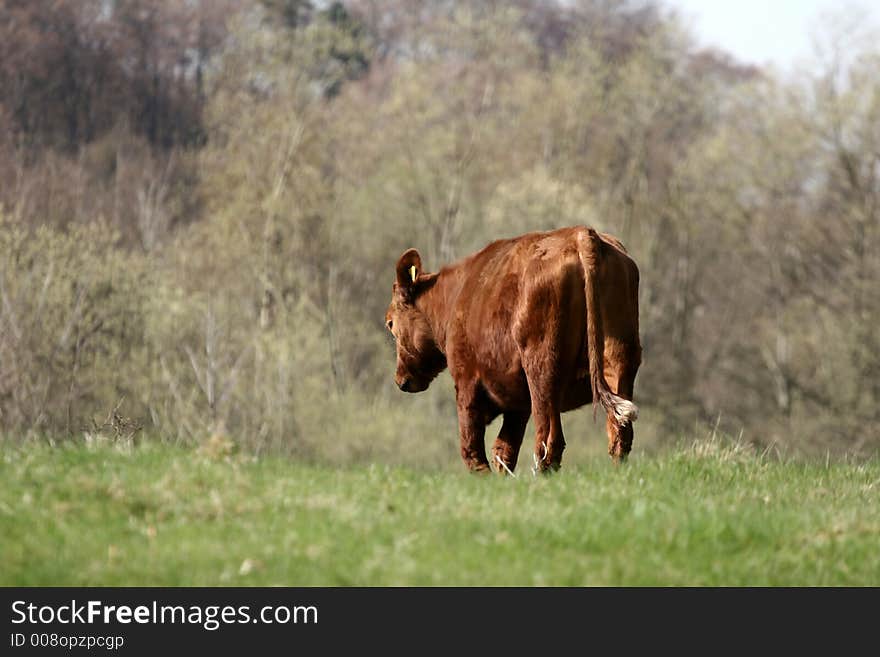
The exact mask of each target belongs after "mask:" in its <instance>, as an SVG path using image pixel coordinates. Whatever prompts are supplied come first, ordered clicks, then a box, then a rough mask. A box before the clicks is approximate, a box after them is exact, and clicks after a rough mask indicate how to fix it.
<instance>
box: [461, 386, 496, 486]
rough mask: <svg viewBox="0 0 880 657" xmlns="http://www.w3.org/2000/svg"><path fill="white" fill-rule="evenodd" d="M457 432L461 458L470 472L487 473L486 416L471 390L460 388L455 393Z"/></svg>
mask: <svg viewBox="0 0 880 657" xmlns="http://www.w3.org/2000/svg"><path fill="white" fill-rule="evenodd" d="M456 406H457V408H458V431H459V434H460V437H461V458H462V460H463V461H464V464H465V465H466V466H467V468H468V470H470V471H471V472H489V461H488V460H486V443H485V438H486V415H485V413H484V411H483V409H482V408H481V407H480V406H479V404H478V403H477V400H476V395H475V394H474V391H473V390H472V389H468V388H464V387H460V388H459V390H457V392H456Z"/></svg>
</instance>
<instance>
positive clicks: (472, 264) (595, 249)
mask: <svg viewBox="0 0 880 657" xmlns="http://www.w3.org/2000/svg"><path fill="white" fill-rule="evenodd" d="M638 287H639V270H638V268H637V267H636V264H635V263H634V262H633V261H632V259H631V258H630V257H629V256H628V255H627V253H626V250H625V249H624V248H623V245H621V243H620V242H619V241H617V240H616V239H615V238H614V237H611V236H610V235H605V234H603V233H598V232H596V231H595V230H593V229H592V228H587V227H584V226H578V227H572V228H561V229H559V230H554V231H550V232H545V233H529V234H527V235H522V236H520V237H515V238H513V239H506V240H498V241H497V242H492V243H491V244H489V245H488V246H487V247H486V248H484V249H483V250H482V251H479V252H478V253H475V254H474V255H471V256H468V257H467V258H464V259H463V260H460V261H459V262H456V263H455V264H452V265H448V266H446V267H443V268H442V269H441V270H440V271H439V272H437V273H433V274H429V273H425V272H423V271H422V260H421V257H420V256H419V252H418V251H416V250H415V249H409V250H408V251H406V252H405V253H404V254H403V255H402V256H400V260H398V262H397V281H396V282H395V283H394V286H393V291H392V298H391V304H390V305H389V307H388V311H387V312H386V313H385V323H386V325H387V326H388V329H389V330H390V331H391V332H392V334H393V335H394V337H395V338H396V340H397V374H396V376H395V381H396V382H397V385H398V387H399V388H400V389H401V390H403V391H405V392H420V391H422V390H425V389H426V388H427V387H428V385H429V384H430V383H431V381H432V380H433V379H434V377H436V376H437V375H438V374H439V373H440V372H442V371H443V370H444V369H445V368H446V367H449V371H450V373H451V375H452V378H453V380H454V381H455V394H456V405H457V408H458V422H459V430H460V434H461V456H462V458H463V459H464V462H465V464H466V465H467V467H468V468H469V469H471V470H474V471H488V470H489V461H488V460H487V458H486V446H485V444H484V436H485V431H486V425H487V424H488V423H489V422H491V421H492V420H493V419H494V418H496V417H497V416H498V415H499V414H503V415H504V421H503V423H502V425H501V431H500V433H499V434H498V438H496V440H495V444H494V446H493V448H492V456H493V459H492V461H493V466H495V467H496V468H497V469H498V470H499V471H502V472H503V471H508V472H510V473H513V470H514V468H515V467H516V460H517V456H518V454H519V449H520V446H521V445H522V440H523V434H524V433H525V428H526V423H527V422H528V419H529V415H530V414H534V416H535V431H536V435H535V457H534V458H535V465H536V466H537V468H538V469H540V470H542V471H544V470H548V469H554V470H555V469H558V468H559V466H560V464H561V462H562V451H563V449H564V448H565V439H564V438H563V436H562V422H561V418H560V414H561V413H564V412H565V411H569V410H572V409H575V408H579V407H580V406H583V405H585V404H588V403H590V401H592V400H597V401H598V402H599V403H601V405H602V406H603V407H604V409H605V411H606V413H607V429H608V453H609V454H610V455H611V457H612V458H613V459H614V461H615V462H619V461H621V460H623V459H625V458H626V456H627V454H628V453H629V451H630V449H631V448H632V441H633V428H632V422H633V420H635V419H636V416H637V414H638V409H637V408H636V406H635V404H633V403H632V402H631V401H630V400H631V399H632V394H633V383H634V381H635V378H636V371H637V370H638V368H639V364H640V362H641V351H642V350H641V346H640V344H639V311H638ZM588 375H589V382H588V381H587V376H588Z"/></svg>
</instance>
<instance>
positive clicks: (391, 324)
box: [385, 319, 394, 331]
mask: <svg viewBox="0 0 880 657" xmlns="http://www.w3.org/2000/svg"><path fill="white" fill-rule="evenodd" d="M385 326H387V327H388V330H389V331H390V330H391V329H393V328H394V322H393V321H391V320H390V319H389V320H388V321H387V322H385Z"/></svg>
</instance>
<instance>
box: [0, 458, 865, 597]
mask: <svg viewBox="0 0 880 657" xmlns="http://www.w3.org/2000/svg"><path fill="white" fill-rule="evenodd" d="M525 465H526V464H523V466H525ZM0 478H2V481H3V486H2V489H0V563H2V570H0V584H3V585H7V586H8V585H37V586H39V585H117V586H125V585H174V586H182V585H291V586H304V585H330V586H336V585H341V586H348V585H366V586H373V585H552V586H555V585H575V586H582V585H857V586H858V585H873V586H878V585H880V462H878V461H877V460H874V461H871V462H867V463H864V462H863V463H844V462H831V463H827V464H826V463H813V464H807V463H803V462H793V461H788V462H786V461H781V460H779V459H773V458H761V457H760V456H758V455H756V454H754V453H753V452H752V451H751V450H750V449H747V448H745V447H741V446H736V445H731V444H723V443H721V442H719V441H711V442H703V443H695V444H694V445H693V446H691V447H683V448H680V449H677V450H670V451H668V452H666V453H661V454H656V455H638V456H636V457H635V458H633V459H632V460H631V462H630V463H629V464H628V465H627V466H625V467H622V468H613V467H612V466H611V465H610V464H609V463H608V461H607V460H606V459H604V458H602V459H599V458H596V459H592V460H588V461H586V462H585V463H583V464H580V465H577V466H576V467H572V468H568V469H563V471H562V472H560V473H559V474H557V475H555V476H552V477H546V478H538V479H535V478H532V477H531V475H530V474H529V473H528V468H525V467H524V468H523V471H522V472H521V474H520V476H519V477H518V478H517V479H509V478H507V479H504V478H500V477H491V478H485V477H474V476H469V475H467V474H465V473H464V472H459V471H458V470H457V469H456V470H447V471H444V472H435V471H425V470H422V471H419V470H414V469H404V468H386V467H383V466H364V467H348V468H344V469H333V468H330V467H326V466H325V467H319V466H313V465H303V464H297V463H295V462H292V461H290V460H285V459H281V458H262V459H259V460H255V459H254V458H252V457H247V456H244V455H232V456H228V455H226V456H224V455H222V454H220V455H217V454H215V455H214V456H211V455H209V454H206V453H204V452H199V451H196V450H183V449H175V448H170V447H161V446H144V447H138V448H136V449H134V450H130V451H128V452H126V451H120V450H117V449H114V448H111V447H106V448H97V449H87V448H85V447H69V448H54V449H50V448H43V447H33V446H30V447H9V448H5V449H4V450H3V451H2V463H0Z"/></svg>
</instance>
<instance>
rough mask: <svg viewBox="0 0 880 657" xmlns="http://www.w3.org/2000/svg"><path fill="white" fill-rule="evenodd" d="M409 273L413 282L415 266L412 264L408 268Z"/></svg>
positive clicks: (414, 280)
mask: <svg viewBox="0 0 880 657" xmlns="http://www.w3.org/2000/svg"><path fill="white" fill-rule="evenodd" d="M409 275H410V276H412V279H413V283H415V282H416V266H415V265H413V266H412V267H410V268H409Z"/></svg>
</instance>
